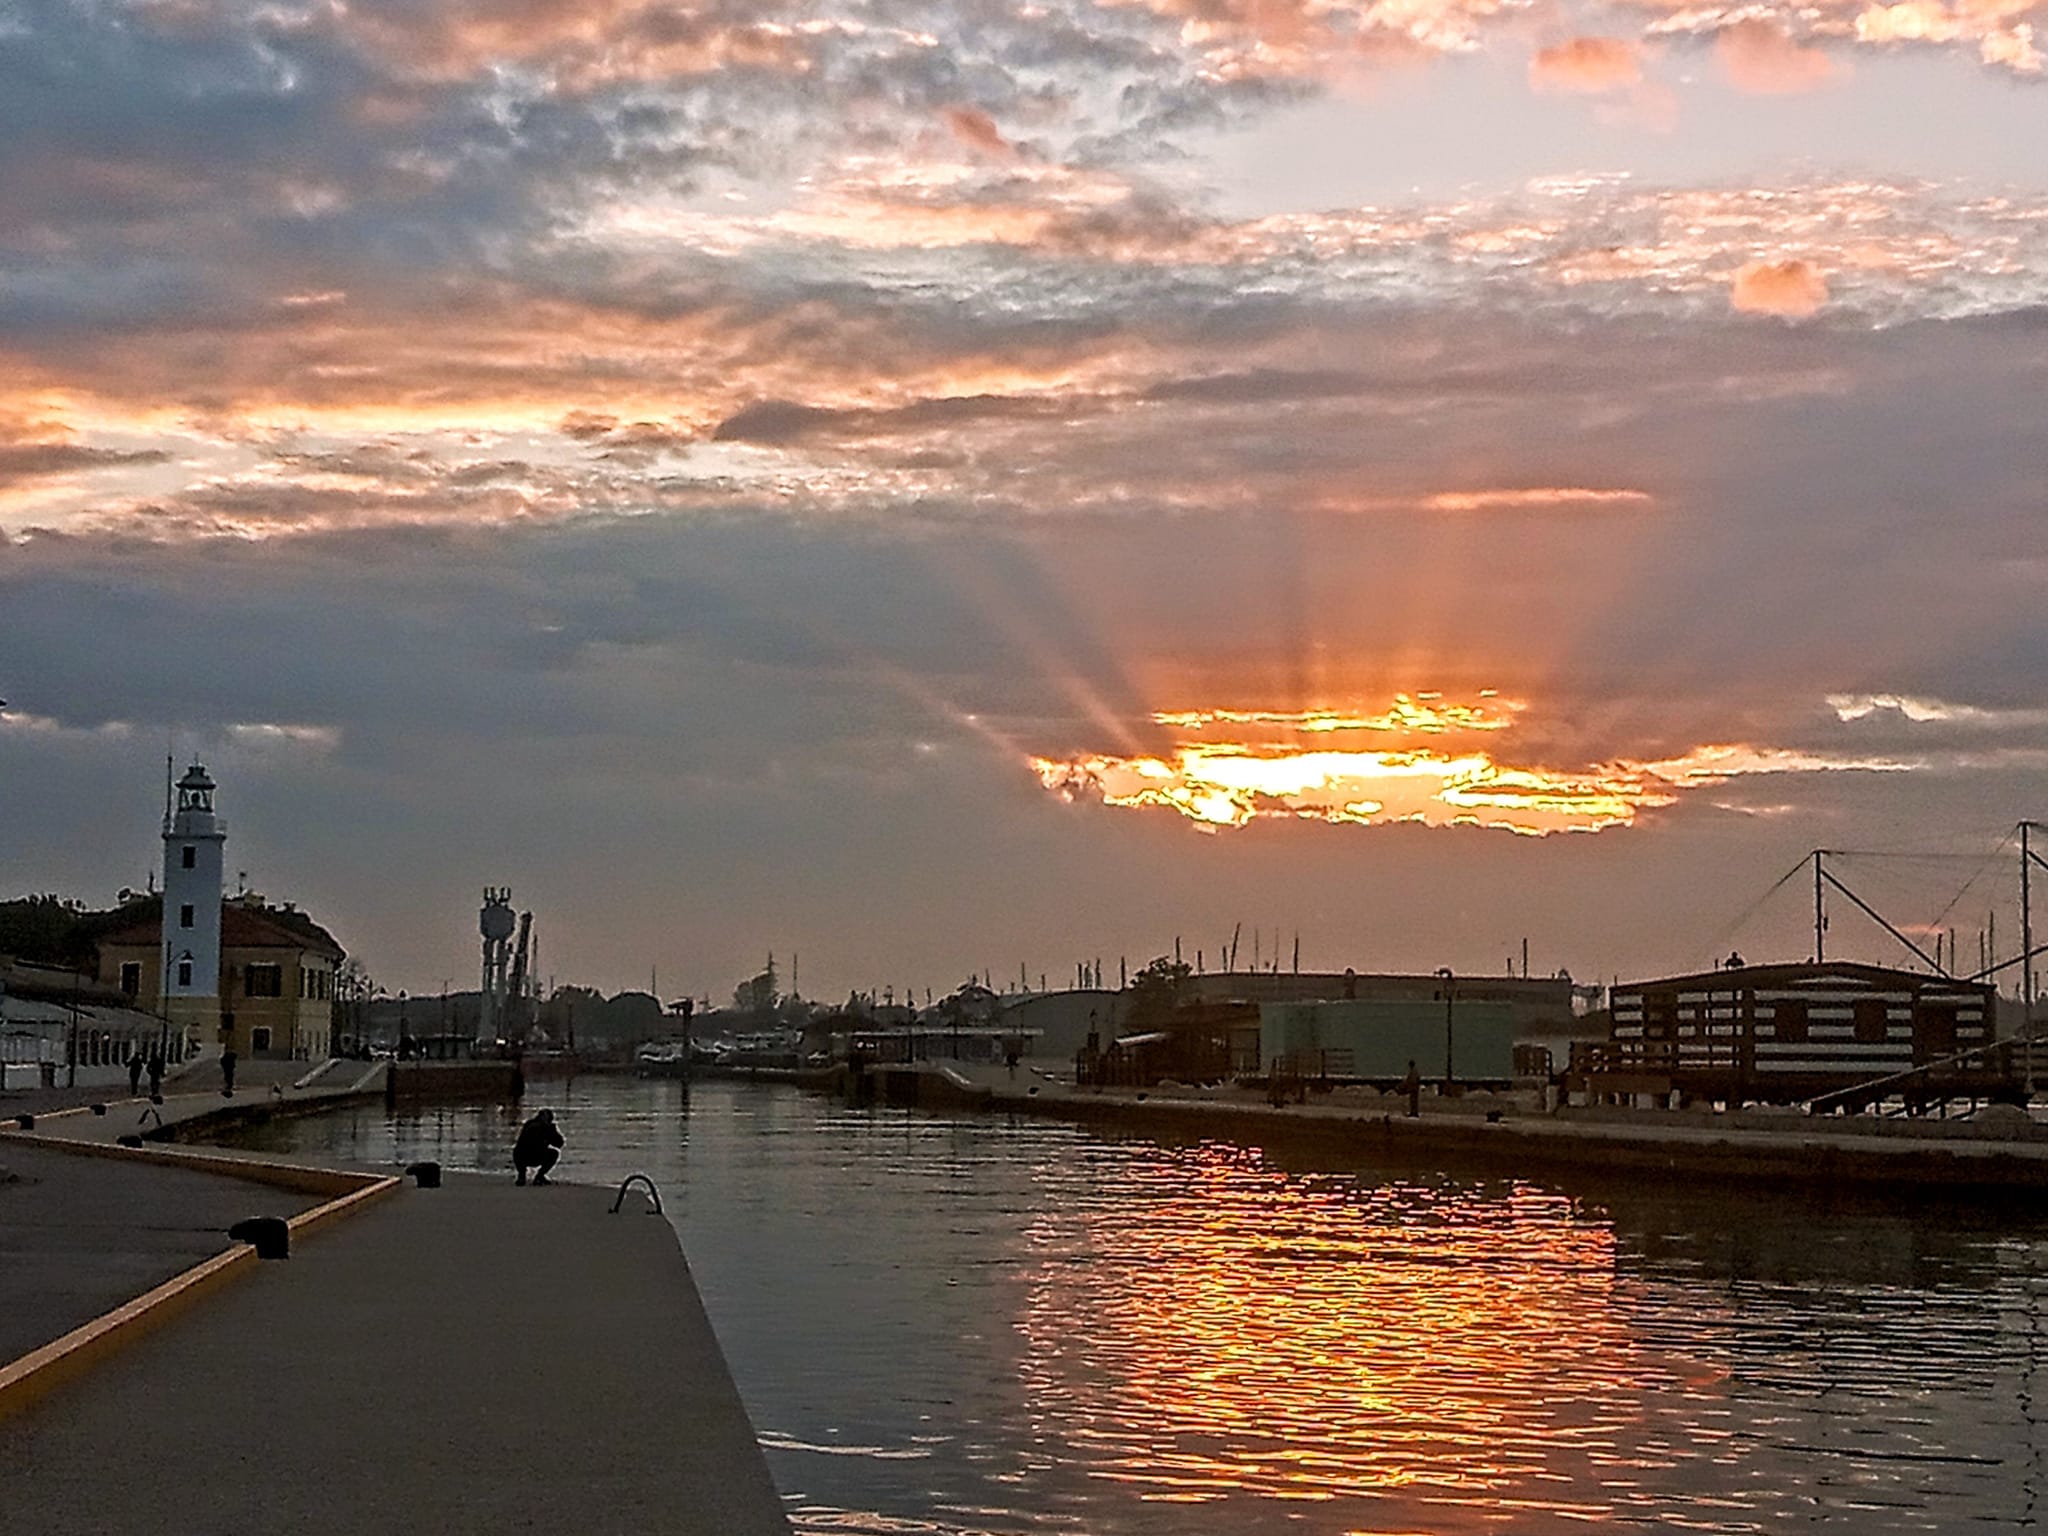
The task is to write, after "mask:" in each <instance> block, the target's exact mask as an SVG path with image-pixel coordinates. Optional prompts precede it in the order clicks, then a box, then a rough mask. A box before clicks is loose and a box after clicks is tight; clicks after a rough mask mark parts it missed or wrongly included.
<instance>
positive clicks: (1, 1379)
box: [0, 1095, 788, 1536]
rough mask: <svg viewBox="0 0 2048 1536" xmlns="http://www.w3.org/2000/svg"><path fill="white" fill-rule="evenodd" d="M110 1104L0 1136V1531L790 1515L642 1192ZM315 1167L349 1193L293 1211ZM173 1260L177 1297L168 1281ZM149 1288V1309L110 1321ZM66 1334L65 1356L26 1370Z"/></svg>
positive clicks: (694, 1527)
mask: <svg viewBox="0 0 2048 1536" xmlns="http://www.w3.org/2000/svg"><path fill="white" fill-rule="evenodd" d="M179 1097H180V1098H186V1099H189V1098H198V1097H204V1096H179ZM211 1097H212V1101H213V1102H212V1105H210V1106H200V1105H194V1104H189V1103H187V1104H180V1103H177V1102H169V1101H167V1103H166V1105H165V1106H164V1108H165V1110H167V1111H169V1112H170V1114H169V1116H168V1118H169V1119H170V1121H171V1126H172V1127H175V1126H176V1125H177V1124H178V1123H179V1120H180V1119H182V1120H183V1121H184V1122H185V1123H186V1124H188V1125H189V1124H190V1123H191V1122H192V1121H193V1120H195V1119H197V1118H199V1117H201V1116H202V1115H204V1114H210V1113H217V1106H219V1104H220V1102H221V1101H220V1099H219V1097H218V1096H217V1095H215V1096H211ZM135 1102H136V1101H127V1102H125V1103H123V1104H121V1105H119V1106H114V1105H110V1106H108V1110H109V1112H108V1114H106V1115H104V1116H95V1115H92V1114H91V1113H90V1111H89V1110H88V1111H82V1112H76V1113H72V1114H67V1115H63V1116H60V1117H56V1118H54V1119H53V1120H52V1121H49V1122H39V1123H38V1127H37V1130H36V1131H35V1132H23V1131H19V1130H16V1131H12V1132H8V1133H6V1134H4V1135H0V1166H6V1167H9V1168H11V1169H12V1170H13V1172H14V1174H15V1175H16V1180H15V1182H12V1183H9V1184H5V1185H0V1214H4V1213H8V1212H23V1211H33V1212H34V1218H35V1219H34V1220H33V1221H31V1222H20V1221H17V1220H16V1219H14V1217H13V1216H9V1217H8V1218H7V1219H6V1220H5V1221H4V1222H0V1229H4V1230H6V1231H7V1232H8V1233H9V1234H10V1242H11V1243H13V1244H17V1245H32V1246H33V1247H34V1249H35V1250H36V1251H35V1253H34V1255H33V1256H32V1257H33V1262H28V1263H17V1262H10V1263H9V1264H8V1265H7V1266H6V1269H5V1272H4V1277H0V1299H4V1301H5V1303H6V1304H5V1305H4V1306H0V1316H5V1317H7V1318H8V1319H9V1320H10V1330H11V1331H10V1332H9V1333H8V1334H7V1335H6V1336H5V1339H4V1343H0V1354H4V1355H6V1356H9V1357H12V1363H11V1364H8V1365H4V1366H0V1421H4V1423H5V1433H4V1434H0V1480H4V1485H5V1486H6V1487H7V1489H8V1498H7V1507H8V1514H9V1517H10V1523H12V1524H13V1525H15V1526H16V1527H18V1528H20V1529H23V1530H33V1531H37V1532H40V1533H49V1536H68V1533H72V1532H77V1533H81V1536H82V1533H85V1532H104V1531H110V1530H128V1529H135V1528H137V1527H138V1525H139V1524H140V1523H141V1522H143V1521H145V1520H149V1521H154V1520H157V1519H162V1520H167V1521H172V1522H173V1523H175V1524H176V1525H177V1527H178V1528H179V1529H181V1530H184V1531H190V1532H207V1533H212V1532H219V1533H222V1536H226V1533H229V1532H241V1531H248V1530H291V1531H298V1532H309V1533H316V1536H317V1533H323V1532H334V1533H337V1536H338V1533H343V1532H351V1533H353V1532H360V1531H365V1530H395V1529H401V1528H406V1529H411V1528H417V1529H422V1530H435V1531H464V1532H467V1531H475V1532H480V1533H481V1532H493V1533H495V1532H502V1531H511V1530H524V1529H550V1530H560V1531H575V1532H578V1533H583V1532H622V1533H623V1532H629V1531H630V1532H641V1531H647V1530H655V1529H659V1530H665V1531H674V1532H682V1533H687V1536H697V1533H702V1536H754V1533H757V1532H758V1533H763V1536H769V1533H776V1532H782V1531H786V1530H787V1528H788V1527H787V1521H786V1519H785V1517H784V1514H783V1511H782V1506H781V1502H780V1499H779V1498H778V1496H777V1494H776V1491H775V1488H774V1485H773V1483H772V1482H771V1480H770V1478H769V1474H768V1469H767V1464H766V1462H765V1460H764V1459H763V1457H762V1454H761V1450H760V1447H759V1444H758V1442H757V1441H756V1439H755V1436H754V1431H753V1428H752V1426H751V1424H750V1423H749V1421H748V1419H747V1415H746V1411H745V1408H744V1407H743V1405H742V1404H741V1402H740V1399H739V1395H738V1392H737V1390H736V1389H735V1388H734V1386H733V1383H732V1380H731V1377H730V1375H729V1373H728V1372H727V1369H726V1366H725V1362H724V1359H723V1356H722V1355H721V1353H720V1351H719V1348H718V1344H717V1341H716V1339H715V1338H714V1336H713V1334H712V1331H711V1326H710V1323H709V1321H708V1319H707V1318H706V1317H705V1315H704V1310H703V1306H702V1303H701V1301H700V1300H699V1298H698V1295H697V1291H696V1287H695V1284H694V1282H693V1281H692V1279H691V1277H690V1272H689V1266H688V1264H687V1262H686V1261H685V1259H684V1256H683V1253H682V1249H681V1246H680V1244H679V1243H678V1241H677V1238H676V1234H675V1232H674V1230H673V1228H671V1227H670V1225H669V1224H668V1222H667V1221H666V1220H664V1219H662V1218H660V1217H659V1216H657V1215H655V1214H653V1212H652V1208H651V1206H650V1205H649V1204H648V1202H647V1201H646V1199H645V1198H644V1196H642V1195H640V1194H638V1193H637V1192H636V1193H634V1194H632V1195H629V1196H627V1197H626V1199H625V1200H624V1202H623V1205H622V1208H621V1209H620V1210H619V1211H618V1212H617V1213H616V1214H613V1212H612V1210H611V1206H612V1204H613V1193H612V1192H611V1191H609V1190H598V1189H593V1188H588V1187H579V1186H576V1185H571V1184H555V1185H552V1186H550V1187H546V1188H539V1189H533V1188H527V1189H515V1188H513V1187H512V1183H511V1180H510V1178H509V1176H507V1177H505V1178H502V1179H501V1178H492V1177H487V1176H481V1175H467V1176H464V1175H454V1176H450V1177H448V1178H446V1179H444V1180H443V1182H442V1184H441V1187H439V1188H418V1187H413V1186H411V1185H406V1186H403V1187H401V1186H399V1185H398V1184H397V1182H396V1181H394V1180H392V1179H390V1178H389V1177H378V1176H376V1175H372V1174H365V1173H351V1172H347V1171H342V1170H319V1169H310V1168H303V1167H295V1166H294V1165H289V1164H277V1163H264V1162H261V1161H259V1160H255V1159H238V1158H237V1157H235V1156H234V1155H233V1154H229V1153H217V1152H211V1151H208V1152H198V1151H192V1150H187V1149H184V1148H162V1149H159V1148H154V1147H151V1148H144V1149H139V1150H138V1149H133V1148H128V1147H123V1146H120V1145H118V1143H116V1142H115V1141H114V1140H113V1138H112V1136H111V1135H110V1134H108V1131H109V1129H110V1128H109V1125H108V1122H110V1121H111V1122H115V1123H116V1125H117V1126H118V1124H119V1123H120V1121H121V1120H122V1119H125V1118H127V1117H131V1116H132V1114H133V1112H134V1105H135ZM117 1108H118V1109H119V1110H120V1111H121V1114H120V1115H117V1114H116V1113H115V1110H116V1109H117ZM180 1111H184V1113H183V1114H180ZM45 1125H47V1130H48V1131H49V1133H50V1134H44V1133H43V1132H44V1130H45ZM64 1133H68V1134H64ZM329 1180H331V1181H337V1182H336V1184H335V1185H334V1187H337V1188H348V1189H352V1190H354V1191H355V1193H354V1194H353V1195H348V1196H344V1197H342V1198H343V1199H344V1200H346V1201H348V1202H349V1208H348V1209H347V1210H346V1211H345V1212H344V1213H341V1214H340V1215H339V1216H338V1217H337V1219H331V1220H326V1221H324V1222H320V1223H318V1224H315V1223H312V1222H310V1221H309V1219H308V1218H309V1217H311V1216H314V1215H317V1214H319V1213H321V1212H324V1211H327V1210H330V1209H332V1208H334V1207H335V1206H336V1205H338V1204H339V1202H337V1201H333V1200H329V1201H328V1203H327V1204H321V1202H322V1199H323V1195H322V1193H321V1192H320V1191H319V1190H318V1189H317V1188H316V1187H315V1186H318V1185H320V1184H321V1183H322V1182H323V1181H329ZM293 1184H298V1185H299V1187H298V1188H296V1189H294V1188H292V1187H290V1186H291V1185H293ZM254 1215H279V1216H287V1215H289V1216H292V1217H293V1219H294V1221H295V1222H297V1223H299V1224H300V1225H299V1228H298V1229H296V1230H294V1232H293V1236H292V1245H291V1255H290V1257H289V1258H288V1259H286V1260H283V1261H277V1262H264V1261H260V1260H258V1259H257V1258H256V1257H255V1256H254V1253H253V1250H251V1249H249V1248H246V1247H243V1246H242V1245H240V1244H234V1243H230V1242H229V1240H228V1238H227V1236H226V1231H225V1229H226V1226H227V1225H228V1223H229V1222H230V1221H231V1220H235V1219H240V1218H241V1217H245V1216H254ZM164 1229H169V1230H164ZM88 1253H90V1254H93V1255H98V1256H100V1257H99V1258H97V1259H96V1260H95V1263H94V1264H93V1265H92V1266H90V1267H89V1270H88V1267H87V1266H83V1265H81V1264H80V1263H79V1262H78V1261H79V1259H80V1257H81V1255H84V1254H88ZM108 1254H114V1255H118V1256H121V1261H120V1262H119V1263H118V1264H108V1263H106V1262H104V1261H103V1260H104V1257H105V1256H106V1255H108ZM14 1257H15V1255H14V1253H12V1252H11V1253H10V1259H12V1258H14ZM167 1277H168V1278H167ZM159 1282H162V1283H159ZM181 1282H184V1283H185V1284H187V1285H188V1286H189V1288H190V1289H191V1290H192V1291H193V1293H194V1294H193V1295H191V1296H190V1297H184V1296H182V1295H180V1296H167V1295H164V1293H165V1292H166V1291H169V1290H175V1289H176V1288H177V1287H178V1286H179V1284H180V1283H181ZM152 1286H154V1287H155V1288H156V1289H155V1290H151V1287H152ZM145 1292H148V1293H149V1295H150V1296H151V1298H152V1304H151V1306H150V1307H149V1308H145V1311H147V1312H148V1313H149V1315H147V1316H142V1317H128V1318H125V1319H124V1317H123V1307H124V1305H125V1306H126V1307H128V1308H129V1309H130V1310H133V1306H134V1298H135V1297H137V1296H140V1295H143V1294H144V1293H145ZM123 1293H125V1294H123ZM202 1293H203V1294H202ZM160 1296H161V1297H162V1298H163V1299H162V1300H161V1302H158V1301H156V1300H155V1298H158V1297H160ZM95 1329H99V1330H101V1332H102V1333H103V1334H104V1337H102V1336H100V1334H96V1333H95V1331H94V1330H95ZM66 1330H71V1331H70V1332H69V1333H67V1332H66ZM78 1338H84V1339H85V1340H86V1347H85V1348H84V1349H82V1350H78V1351H74V1352H73V1354H72V1357H71V1368H70V1369H66V1370H60V1371H53V1372H43V1373H38V1372H37V1371H35V1370H34V1369H33V1366H34V1364H35V1356H36V1353H37V1351H38V1350H39V1349H40V1350H43V1351H45V1352H47V1351H49V1349H50V1347H51V1345H52V1344H53V1342H60V1341H62V1340H65V1339H73V1340H75V1339H78ZM25 1361H26V1362H27V1365H28V1367H29V1368H28V1369H26V1370H25V1369H24V1362H25ZM52 1378H55V1379H54V1380H53V1379H52Z"/></svg>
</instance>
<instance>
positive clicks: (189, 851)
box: [178, 843, 199, 869]
mask: <svg viewBox="0 0 2048 1536" xmlns="http://www.w3.org/2000/svg"><path fill="white" fill-rule="evenodd" d="M178 852H179V853H180V854H181V855H182V856H183V860H184V864H185V867H186V868H187V869H190V868H192V866H193V865H195V864H197V863H198V862H199V850H198V849H197V848H194V847H193V846H192V845H191V844H190V843H187V844H186V845H185V846H184V847H183V848H181V849H179V850H178Z"/></svg>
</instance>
